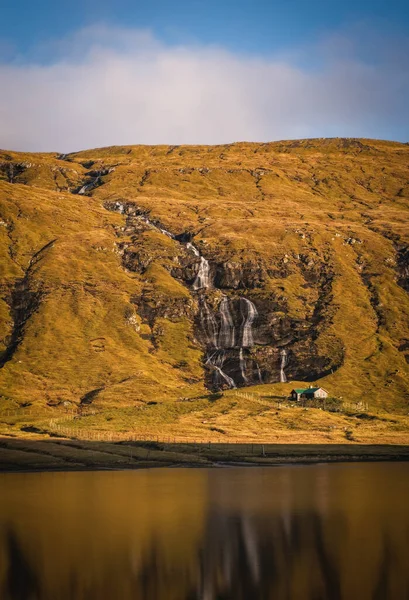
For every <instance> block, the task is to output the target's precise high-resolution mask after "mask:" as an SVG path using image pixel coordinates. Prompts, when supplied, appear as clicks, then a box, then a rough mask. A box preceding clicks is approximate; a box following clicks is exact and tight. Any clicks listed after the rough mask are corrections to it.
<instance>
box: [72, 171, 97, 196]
mask: <svg viewBox="0 0 409 600" xmlns="http://www.w3.org/2000/svg"><path fill="white" fill-rule="evenodd" d="M100 179H101V178H100V176H99V175H98V176H97V177H94V179H93V180H92V181H90V182H89V183H86V184H85V185H83V186H82V188H81V189H80V191H79V192H78V194H79V195H81V196H82V195H83V194H86V193H87V192H89V191H90V190H92V189H93V188H94V187H96V186H97V185H98V184H99V182H100Z"/></svg>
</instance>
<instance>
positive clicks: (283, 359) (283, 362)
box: [280, 349, 287, 383]
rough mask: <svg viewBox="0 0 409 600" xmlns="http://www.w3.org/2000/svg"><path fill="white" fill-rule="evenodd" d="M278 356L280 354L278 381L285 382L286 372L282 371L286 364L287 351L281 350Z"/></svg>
mask: <svg viewBox="0 0 409 600" xmlns="http://www.w3.org/2000/svg"><path fill="white" fill-rule="evenodd" d="M280 356H281V364H280V383H287V377H286V374H285V372H284V369H285V366H286V364H287V351H286V350H284V349H283V350H281V352H280Z"/></svg>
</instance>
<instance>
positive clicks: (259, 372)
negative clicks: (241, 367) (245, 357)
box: [256, 362, 263, 383]
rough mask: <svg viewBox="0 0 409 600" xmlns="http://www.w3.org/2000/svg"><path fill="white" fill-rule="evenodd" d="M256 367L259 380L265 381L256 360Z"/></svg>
mask: <svg viewBox="0 0 409 600" xmlns="http://www.w3.org/2000/svg"><path fill="white" fill-rule="evenodd" d="M256 369H257V375H258V380H259V382H260V383H263V376H262V374H261V371H260V367H259V366H258V363H257V362H256Z"/></svg>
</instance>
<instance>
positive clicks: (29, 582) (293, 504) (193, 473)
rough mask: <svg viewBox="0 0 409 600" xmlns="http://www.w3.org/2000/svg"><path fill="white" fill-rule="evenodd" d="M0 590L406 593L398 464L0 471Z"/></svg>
mask: <svg viewBox="0 0 409 600" xmlns="http://www.w3.org/2000/svg"><path fill="white" fill-rule="evenodd" d="M0 490H1V493H0V598H4V599H6V600H23V599H24V600H82V599H84V600H85V599H87V600H97V599H98V600H105V599H106V600H108V599H109V600H121V599H124V600H127V599H128V598H129V599H131V598H132V599H133V600H135V599H149V600H151V599H152V600H162V599H163V600H164V599H166V600H173V599H174V600H193V599H199V598H200V599H203V600H230V599H232V600H233V599H234V600H241V599H246V600H247V599H270V598H271V599H274V600H277V599H278V600H281V599H291V600H292V599H295V600H298V599H299V600H320V599H327V598H328V599H331V600H338V599H340V600H341V599H344V598H345V599H348V600H349V599H355V598H357V599H358V598H359V599H360V600H366V599H368V600H369V599H371V600H378V599H379V600H381V599H382V600H385V599H389V598H391V599H395V598H396V600H402V599H405V598H409V574H408V571H407V560H408V557H409V510H408V509H407V505H408V500H409V465H406V464H392V465H387V464H372V465H371V464H368V465H332V466H326V465H322V466H317V467H292V468H287V467H285V468H277V469H271V468H270V469H248V468H246V469H233V470H155V471H139V472H124V473H120V472H117V473H115V472H112V473H111V472H109V473H108V472H105V473H45V474H18V475H11V474H9V475H1V476H0Z"/></svg>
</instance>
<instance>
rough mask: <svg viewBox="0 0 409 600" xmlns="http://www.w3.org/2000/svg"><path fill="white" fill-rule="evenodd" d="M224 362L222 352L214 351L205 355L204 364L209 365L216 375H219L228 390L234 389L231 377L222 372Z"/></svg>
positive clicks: (224, 358)
mask: <svg viewBox="0 0 409 600" xmlns="http://www.w3.org/2000/svg"><path fill="white" fill-rule="evenodd" d="M225 360H226V353H225V351H224V350H215V351H214V352H211V353H210V354H208V355H207V359H206V364H207V365H211V366H212V367H213V368H214V369H215V370H216V371H217V373H218V374H219V375H220V377H221V379H223V380H224V381H225V382H226V383H227V385H228V386H229V387H230V388H233V389H235V388H236V387H237V386H236V383H235V381H234V379H233V378H232V377H229V376H228V375H227V374H226V373H225V372H224V371H223V370H222V367H223V365H224V362H225Z"/></svg>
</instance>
